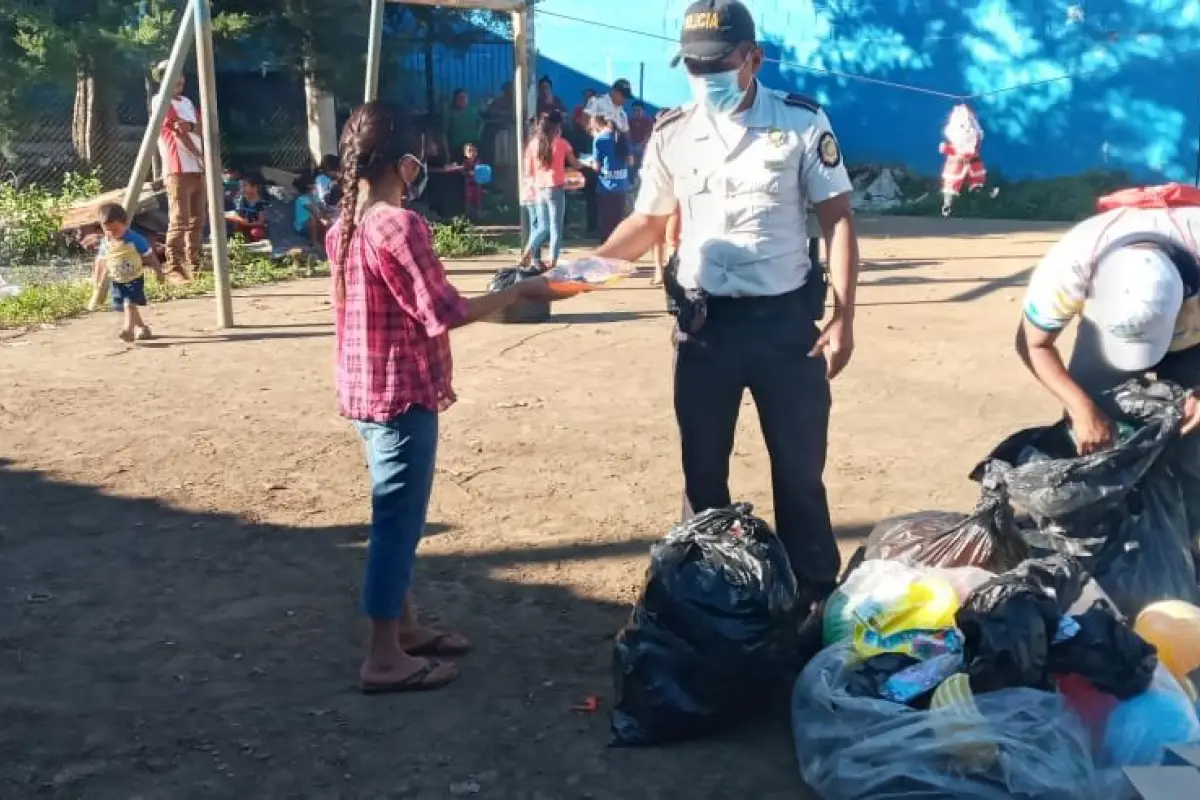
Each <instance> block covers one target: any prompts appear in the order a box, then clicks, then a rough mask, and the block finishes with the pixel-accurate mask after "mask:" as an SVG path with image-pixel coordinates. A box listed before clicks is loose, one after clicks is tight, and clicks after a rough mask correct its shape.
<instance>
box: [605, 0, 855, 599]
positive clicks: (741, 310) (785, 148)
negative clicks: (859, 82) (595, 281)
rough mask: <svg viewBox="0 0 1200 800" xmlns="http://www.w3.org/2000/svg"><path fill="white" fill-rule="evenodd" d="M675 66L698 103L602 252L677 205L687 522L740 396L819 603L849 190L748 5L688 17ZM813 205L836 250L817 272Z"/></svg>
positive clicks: (711, 494)
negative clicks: (763, 71) (776, 84)
mask: <svg viewBox="0 0 1200 800" xmlns="http://www.w3.org/2000/svg"><path fill="white" fill-rule="evenodd" d="M684 19H685V22H684V30H683V33H682V36H681V48H680V55H679V59H680V60H682V61H683V63H684V65H685V66H686V69H687V73H688V79H689V82H690V83H691V86H692V91H693V94H694V96H695V101H696V102H695V103H694V104H688V105H687V106H685V107H684V108H681V109H676V110H674V111H672V112H669V113H667V114H665V115H663V117H662V118H661V119H660V121H659V123H658V125H657V127H656V128H655V131H654V133H653V135H652V137H651V139H650V141H649V143H648V144H647V147H646V155H645V161H644V165H643V168H642V188H641V191H640V193H639V196H638V199H637V204H636V207H635V212H634V214H633V215H632V216H631V217H629V218H628V219H627V220H625V222H624V223H622V225H621V226H620V227H619V228H618V229H617V230H616V231H615V232H614V233H613V235H612V236H611V237H610V238H609V240H608V241H607V242H605V243H604V244H603V245H602V246H601V247H600V248H599V250H597V252H596V254H597V255H599V256H607V257H613V258H621V259H627V260H634V259H637V258H640V257H641V256H642V255H644V254H645V253H646V252H647V251H648V250H650V248H651V247H652V246H654V244H655V243H656V242H659V241H661V240H662V239H663V237H664V235H665V231H666V226H667V220H668V218H669V217H670V215H671V214H672V213H673V212H674V211H675V209H676V207H677V206H678V207H679V209H680V215H681V228H682V237H681V242H680V247H679V251H678V253H677V254H676V259H674V260H673V264H675V269H674V275H672V274H670V271H669V272H668V275H667V276H666V281H665V285H667V287H668V292H669V293H671V294H672V299H673V300H674V301H675V306H676V308H677V309H678V313H677V325H676V330H675V342H676V361H675V380H674V383H675V387H674V389H675V391H674V394H675V414H676V419H677V422H678V425H679V433H680V440H681V446H682V451H683V453H682V455H683V472H684V483H685V500H686V502H685V509H684V510H685V514H687V513H689V512H693V511H701V510H704V509H708V508H715V507H720V506H724V505H727V504H728V503H729V502H730V494H729V487H728V476H729V457H730V455H731V453H732V450H733V443H734V431H735V428H736V425H737V418H738V410H739V407H740V405H741V400H742V396H743V393H744V391H745V390H746V389H749V390H750V392H751V394H752V396H753V397H754V401H755V405H756V406H757V409H758V415H759V421H760V423H761V425H762V431H763V437H764V439H765V440H766V445H767V450H768V453H769V455H770V459H771V477H772V484H773V489H774V504H775V518H776V519H775V521H776V529H777V531H778V533H779V535H780V538H781V539H782V540H783V542H784V544H785V545H786V547H787V550H788V554H789V556H790V557H791V561H792V568H793V569H794V570H795V571H796V573H797V576H798V577H799V578H800V579H801V586H802V587H806V588H807V589H808V590H809V592H810V593H811V595H812V596H813V597H814V599H816V598H817V597H819V595H820V594H821V593H822V592H824V591H827V590H828V589H829V588H831V587H832V586H833V585H834V583H835V581H836V577H837V573H838V569H839V556H838V550H837V546H836V543H835V540H834V537H833V532H832V527H831V525H830V519H829V508H828V504H827V501H826V497H825V487H824V482H823V472H824V467H825V455H826V446H827V440H828V431H829V410H830V402H831V401H830V389H829V379H831V378H833V377H835V376H836V375H837V374H838V373H840V372H841V371H842V370H843V369H844V368H845V366H846V364H847V363H848V362H849V360H850V355H851V353H852V351H853V348H854V333H853V331H854V296H855V283H856V280H857V271H858V245H857V239H856V237H855V233H854V227H853V221H852V215H851V209H850V196H851V184H850V180H849V177H848V175H847V173H846V169H845V165H844V164H843V163H842V156H841V151H840V148H839V146H838V143H837V139H836V138H835V137H834V134H833V131H832V130H831V128H830V124H829V120H828V118H827V117H826V115H825V113H824V112H823V111H822V110H821V108H820V107H819V106H818V105H817V104H816V103H815V102H813V101H812V100H810V99H808V98H806V97H803V96H800V95H787V94H783V93H780V92H775V91H772V90H770V89H767V88H765V87H763V86H761V85H760V84H759V83H758V80H757V78H756V76H757V73H758V71H759V69H760V68H761V66H762V61H763V52H762V50H761V49H760V48H759V47H758V46H757V44H756V41H755V31H754V22H753V20H752V19H751V17H750V14H749V12H748V11H747V10H746V8H745V7H744V6H742V5H741V4H740V3H736V2H729V0H702V2H698V3H694V4H693V5H692V6H691V8H689V9H688V13H687V15H686V16H685V18H684ZM810 204H811V205H812V206H813V207H814V208H815V209H816V213H817V216H818V218H819V220H820V223H821V228H822V231H823V234H824V238H825V242H826V247H827V250H828V254H829V276H830V281H829V282H830V284H831V286H832V301H833V309H832V313H831V315H830V316H829V318H828V320H827V321H826V323H825V325H824V327H823V328H822V329H820V330H818V327H817V324H816V320H819V319H821V318H822V316H823V313H824V301H825V294H826V289H825V281H824V276H823V275H822V272H821V269H820V266H819V265H817V264H810V262H809V256H808V248H807V235H806V230H805V228H806V225H805V223H806V219H807V209H808V207H809V205H810Z"/></svg>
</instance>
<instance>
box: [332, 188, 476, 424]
mask: <svg viewBox="0 0 1200 800" xmlns="http://www.w3.org/2000/svg"><path fill="white" fill-rule="evenodd" d="M341 243H342V221H340V220H339V221H338V222H337V224H335V225H334V226H333V228H332V229H331V230H330V231H329V234H328V236H327V237H326V239H325V246H326V251H327V252H328V253H329V257H330V263H331V264H333V269H334V270H337V269H338V267H337V264H338V262H339V261H340V256H341V253H340V250H341ZM345 274H346V299H345V303H344V304H342V305H340V306H339V305H338V303H337V298H336V292H335V297H334V305H335V308H336V320H337V323H336V343H337V387H338V405H339V410H340V412H341V414H342V416H344V417H348V418H349V419H354V420H362V421H364V422H387V421H388V420H390V419H393V418H395V417H397V416H399V415H400V414H403V413H404V412H405V411H407V410H408V409H409V407H410V406H421V407H422V408H427V409H429V410H430V411H439V412H440V411H445V410H446V409H447V408H449V407H450V406H451V405H452V404H453V403H454V400H455V398H454V389H453V388H452V387H451V385H450V384H451V378H452V373H453V365H452V362H451V358H450V336H449V331H450V329H451V328H453V327H454V326H456V325H459V324H461V323H462V322H463V321H464V320H465V319H466V318H467V301H466V300H465V299H464V298H463V296H462V295H460V294H459V293H458V290H457V289H455V288H454V287H453V286H451V285H450V283H449V282H448V281H447V280H446V271H445V269H444V268H443V267H442V262H441V261H439V260H438V257H437V255H436V254H435V253H434V252H433V244H432V242H431V240H430V235H429V226H428V225H427V224H426V223H425V220H424V219H423V218H422V217H421V216H420V215H418V214H416V213H414V212H412V211H408V210H406V209H402V208H396V207H394V206H376V207H375V208H373V209H370V210H368V212H367V214H366V216H365V217H364V218H363V220H362V222H361V223H359V225H358V227H357V229H356V230H355V232H354V236H353V237H352V238H351V239H350V245H349V253H348V254H347V257H346V266H345ZM335 276H336V272H335ZM335 286H336V282H335Z"/></svg>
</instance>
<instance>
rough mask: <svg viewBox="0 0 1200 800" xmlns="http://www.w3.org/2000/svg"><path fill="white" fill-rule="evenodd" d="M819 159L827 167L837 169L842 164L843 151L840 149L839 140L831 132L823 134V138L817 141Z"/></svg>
mask: <svg viewBox="0 0 1200 800" xmlns="http://www.w3.org/2000/svg"><path fill="white" fill-rule="evenodd" d="M817 158H819V159H821V163H822V164H824V165H825V166H827V167H836V166H837V165H838V164H840V163H842V149H841V148H840V147H838V143H837V139H835V138H833V134H832V133H830V132H829V131H825V132H824V133H822V134H821V138H820V139H818V140H817Z"/></svg>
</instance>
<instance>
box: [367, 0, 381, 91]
mask: <svg viewBox="0 0 1200 800" xmlns="http://www.w3.org/2000/svg"><path fill="white" fill-rule="evenodd" d="M384 2H385V0H371V27H370V31H369V33H368V34H367V88H366V92H365V94H364V96H363V102H365V103H369V102H371V101H372V100H376V99H378V98H379V63H380V57H381V55H382V53H383V7H384Z"/></svg>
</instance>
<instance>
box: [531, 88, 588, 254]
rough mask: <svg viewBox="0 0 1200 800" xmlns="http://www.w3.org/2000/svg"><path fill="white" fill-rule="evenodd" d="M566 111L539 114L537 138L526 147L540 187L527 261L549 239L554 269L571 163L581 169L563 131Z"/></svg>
mask: <svg viewBox="0 0 1200 800" xmlns="http://www.w3.org/2000/svg"><path fill="white" fill-rule="evenodd" d="M562 123H563V117H562V114H560V113H558V112H557V111H552V112H550V113H549V114H542V115H540V116H539V117H538V122H537V127H536V129H535V132H534V136H533V141H531V142H530V143H529V145H528V147H526V148H525V169H526V171H527V174H530V175H533V183H534V186H535V187H536V188H537V192H538V198H537V206H538V210H537V219H536V220H535V221H536V223H537V228H535V229H534V230H533V231H532V232H531V233H530V235H529V242H528V244H526V246H525V253H524V256H523V258H522V261H523V263H526V264H529V263H531V262H532V261H533V258H534V255H535V254H536V253H537V251H538V250H539V249H540V248H541V247H542V245H544V244H545V243H546V241H547V240H549V243H550V261H549V264H548V265H547V266H548V267H549V268H550V269H554V267H556V266H558V257H559V256H560V255H561V254H562V243H563V228H564V225H565V223H566V215H567V188H566V185H567V167H568V166H570V167H572V168H574V169H579V161H578V159H576V158H575V151H574V150H573V149H572V148H571V145H570V144H569V143H568V142H567V140H566V139H564V138H563V135H562Z"/></svg>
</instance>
